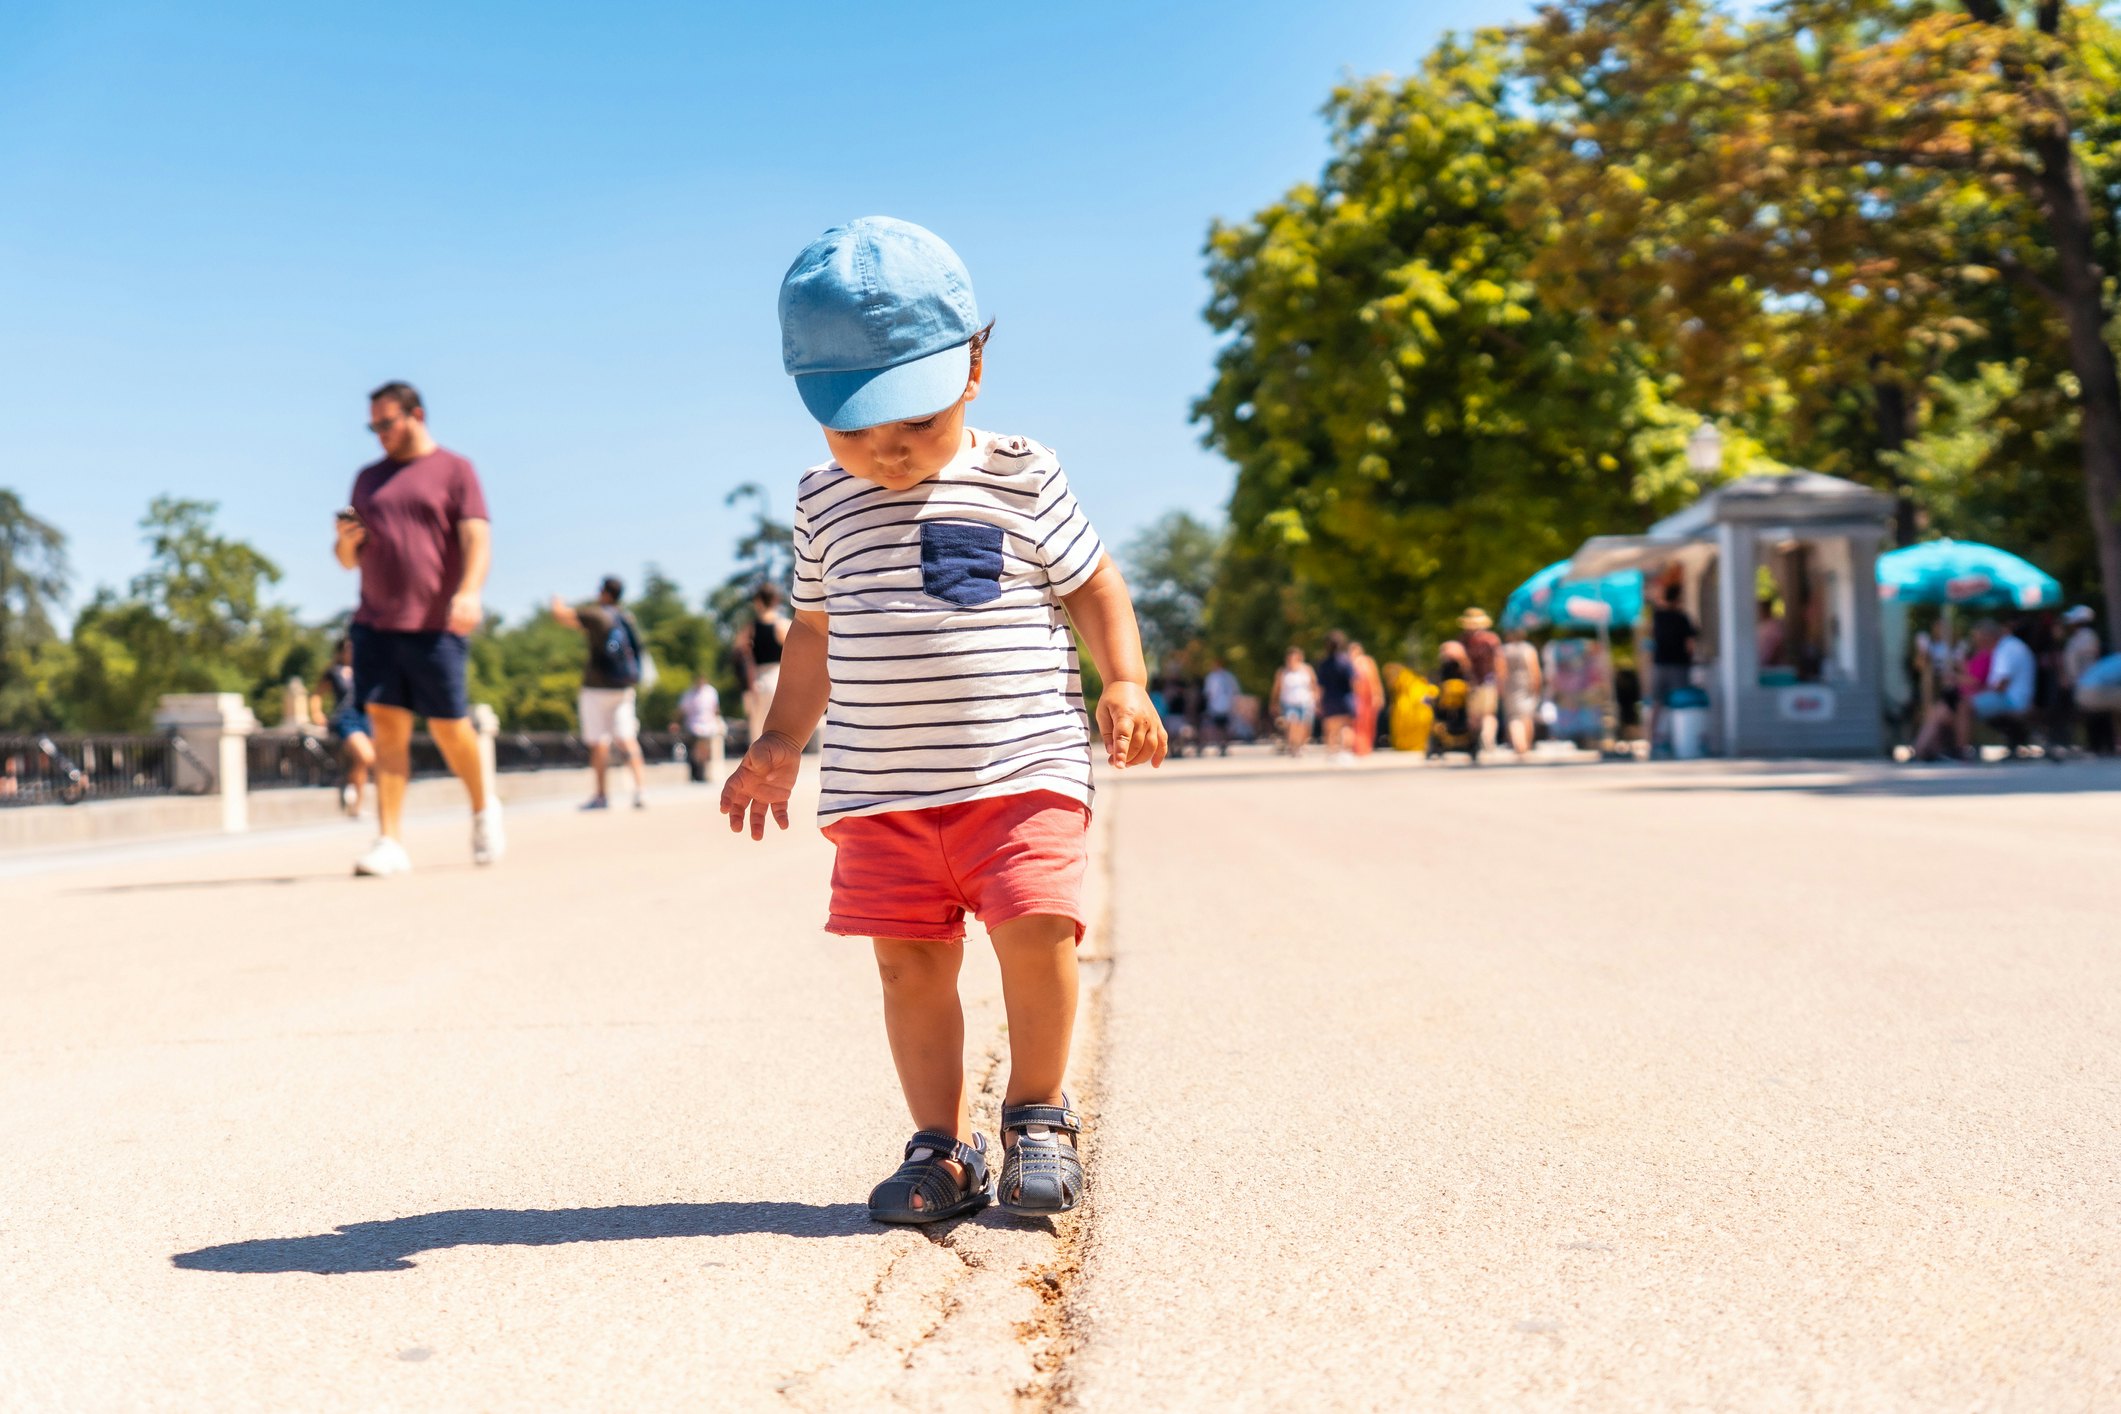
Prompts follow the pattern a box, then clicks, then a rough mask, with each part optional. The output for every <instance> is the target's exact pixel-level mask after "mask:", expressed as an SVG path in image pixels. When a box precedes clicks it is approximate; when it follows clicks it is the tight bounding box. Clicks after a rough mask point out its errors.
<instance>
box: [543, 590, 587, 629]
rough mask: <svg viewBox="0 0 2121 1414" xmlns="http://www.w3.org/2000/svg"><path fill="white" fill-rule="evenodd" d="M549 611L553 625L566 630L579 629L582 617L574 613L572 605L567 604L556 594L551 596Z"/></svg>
mask: <svg viewBox="0 0 2121 1414" xmlns="http://www.w3.org/2000/svg"><path fill="white" fill-rule="evenodd" d="M550 611H551V614H552V619H553V622H554V623H557V624H561V625H563V626H565V627H567V628H580V627H581V626H582V616H581V615H580V614H578V613H576V612H575V611H574V605H572V604H570V603H568V602H567V601H566V600H565V599H562V598H561V597H560V596H559V595H557V594H555V595H553V596H552V604H551V606H550Z"/></svg>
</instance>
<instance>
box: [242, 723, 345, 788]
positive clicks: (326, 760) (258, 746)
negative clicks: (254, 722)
mask: <svg viewBox="0 0 2121 1414" xmlns="http://www.w3.org/2000/svg"><path fill="white" fill-rule="evenodd" d="M243 749H244V752H245V754H246V755H247V756H248V757H249V758H250V788H251V789H252V790H288V789H291V788H293V787H296V786H335V785H337V784H338V783H339V782H340V781H341V780H342V779H344V777H345V775H346V765H345V760H344V758H343V757H342V756H341V755H340V753H339V750H338V747H337V746H336V745H335V744H334V743H333V742H332V741H331V740H330V738H328V737H317V736H312V735H310V734H309V733H307V732H260V733H258V734H257V735H254V736H252V737H251V739H250V740H249V741H247V742H245V743H244V744H243Z"/></svg>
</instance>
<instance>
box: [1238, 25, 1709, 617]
mask: <svg viewBox="0 0 2121 1414" xmlns="http://www.w3.org/2000/svg"><path fill="white" fill-rule="evenodd" d="M1507 59H1508V54H1507V52H1506V50H1505V47H1504V46H1503V45H1502V44H1501V43H1500V42H1499V41H1498V40H1496V39H1494V38H1492V37H1489V38H1483V39H1480V40H1477V41H1475V42H1473V43H1471V44H1470V45H1466V44H1457V43H1451V44H1446V45H1445V46H1443V47H1442V48H1441V49H1439V50H1438V51H1437V53H1436V54H1435V55H1434V56H1433V57H1432V58H1431V59H1430V61H1429V62H1428V64H1427V65H1426V66H1425V67H1424V69H1423V70H1422V72H1421V73H1420V74H1419V75H1417V76H1416V77H1414V78H1411V79H1408V80H1405V81H1403V82H1388V81H1383V80H1376V81H1370V82H1364V83H1359V84H1355V85H1352V86H1349V87H1345V88H1342V89H1340V90H1339V91H1337V92H1336V93H1335V94H1334V96H1333V100H1332V102H1331V104H1330V105H1329V106H1328V109H1327V114H1328V118H1329V121H1330V124H1331V129H1332V149H1333V150H1332V156H1331V158H1330V159H1329V161H1328V163H1327V165H1326V169H1325V172H1324V174H1323V176H1322V177H1321V179H1320V180H1319V181H1318V182H1317V183H1315V184H1307V185H1303V186H1298V187H1296V188H1293V189H1292V190H1291V191H1290V192H1289V193H1288V194H1287V195H1286V196H1285V197H1284V198H1283V199H1282V200H1281V201H1279V202H1277V203H1275V204H1274V205H1272V206H1269V207H1268V208H1266V209H1265V210H1263V211H1261V212H1259V213H1258V214H1257V215H1256V216H1254V217H1253V218H1252V219H1251V220H1250V221H1247V222H1244V223H1241V224H1238V225H1235V226H1226V225H1221V224H1218V225H1217V226H1216V227H1215V228H1214V230H1213V232H1212V234H1211V235H1210V238H1209V244H1208V265H1209V275H1210V278H1211V281H1212V285H1213V291H1214V293H1213V298H1212V300H1211V302H1210V304H1209V306H1208V311H1207V316H1208V320H1209V323H1210V324H1211V325H1212V326H1213V327H1214V328H1215V329H1216V330H1217V331H1218V332H1220V333H1223V334H1225V335H1227V336H1228V337H1227V340H1226V342H1225V344H1224V346H1223V348H1222V350H1221V352H1220V353H1219V355H1218V356H1217V360H1216V380H1215V384H1214V386H1213V387H1212V388H1211V389H1210V390H1209V392H1208V394H1207V395H1206V396H1205V397H1204V398H1203V399H1201V401H1200V402H1199V403H1198V404H1197V405H1196V415H1197V416H1198V417H1199V418H1200V419H1201V420H1203V421H1204V422H1205V423H1206V424H1207V428H1208V433H1207V441H1208V443H1209V445H1211V446H1213V447H1215V448H1216V449H1218V450H1219V451H1221V452H1222V453H1223V454H1224V455H1225V456H1227V457H1228V458H1229V459H1230V460H1231V461H1232V462H1233V463H1234V464H1235V465H1236V468H1237V479H1236V486H1235V488H1234V490H1233V493H1232V496H1231V502H1230V521H1231V529H1232V536H1233V541H1234V547H1235V549H1236V551H1237V552H1238V554H1240V555H1242V556H1246V557H1249V558H1251V559H1252V560H1253V561H1254V562H1255V563H1257V564H1260V565H1262V566H1266V567H1285V569H1286V573H1287V576H1288V580H1287V583H1288V584H1289V586H1290V587H1291V588H1293V589H1294V590H1296V591H1297V593H1296V595H1295V596H1294V598H1293V599H1292V601H1291V602H1292V603H1301V605H1302V607H1304V608H1306V609H1311V608H1314V607H1317V608H1322V609H1323V610H1324V612H1326V613H1329V614H1330V615H1331V616H1332V620H1333V623H1335V624H1338V625H1339V626H1341V627H1345V628H1348V629H1351V630H1354V631H1356V632H1358V633H1359V634H1361V635H1362V636H1363V637H1364V638H1365V639H1367V640H1369V641H1370V642H1373V643H1377V644H1380V645H1385V644H1397V643H1400V642H1401V641H1402V639H1403V637H1404V635H1405V634H1406V633H1407V632H1408V631H1409V630H1412V629H1416V628H1420V627H1427V628H1428V629H1430V630H1433V631H1438V632H1441V631H1443V630H1444V629H1445V627H1446V626H1447V625H1448V624H1449V623H1450V621H1451V620H1452V619H1453V618H1455V616H1456V615H1457V613H1458V612H1459V611H1460V610H1461V609H1462V608H1463V607H1464V606H1465V605H1466V604H1468V603H1478V602H1485V603H1487V604H1488V605H1490V606H1491V607H1492V606H1494V605H1496V604H1499V603H1500V601H1501V599H1502V598H1503V596H1504V595H1505V594H1507V592H1508V591H1509V590H1510V588H1512V587H1513V586H1514V585H1515V584H1516V583H1517V582H1519V581H1520V580H1521V579H1522V578H1523V576H1524V575H1526V574H1528V573H1530V572H1531V571H1532V570H1534V569H1536V568H1538V567H1539V566H1540V565H1541V564H1543V563H1546V562H1547V561H1549V560H1552V559H1554V558H1556V557H1558V556H1560V555H1562V554H1565V553H1567V552H1568V551H1570V550H1572V549H1574V548H1575V546H1576V545H1577V544H1578V543H1579V542H1580V541H1581V540H1582V539H1583V538H1584V537H1585V536H1586V535H1589V534H1591V533H1594V532H1597V531H1606V530H1613V529H1616V528H1630V527H1632V526H1634V525H1637V524H1640V523H1641V522H1642V521H1643V520H1644V519H1645V518H1646V517H1647V516H1649V515H1650V514H1653V513H1655V512H1656V511H1658V510H1661V509H1663V508H1665V507H1667V506H1669V505H1671V504H1673V503H1674V502H1675V501H1676V500H1677V499H1679V498H1680V497H1683V496H1685V495H1687V494H1690V493H1691V492H1692V491H1693V490H1694V489H1695V488H1694V487H1693V485H1692V483H1691V480H1690V478H1689V474H1688V473H1687V472H1686V470H1685V466H1684V461H1683V457H1682V447H1683V443H1684V438H1685V435H1686V432H1687V431H1688V430H1689V429H1690V427H1691V424H1692V422H1693V418H1692V417H1691V416H1690V415H1688V414H1686V413H1684V412H1682V411H1681V410H1680V409H1678V408H1676V407H1674V406H1672V405H1671V404H1670V403H1668V402H1667V400H1666V396H1665V386H1664V383H1663V382H1662V380H1661V378H1660V376H1659V375H1658V374H1656V373H1655V372H1654V371H1653V370H1652V369H1651V368H1650V367H1649V365H1648V363H1647V360H1646V359H1645V358H1643V357H1642V356H1641V354H1640V352H1639V351H1638V350H1631V349H1629V348H1627V347H1626V346H1624V345H1615V344H1613V343H1612V342H1610V341H1600V340H1594V339H1593V338H1592V337H1591V335H1590V332H1589V331H1588V330H1587V328H1586V324H1587V322H1588V321H1587V319H1586V317H1585V316H1584V314H1583V313H1582V312H1580V311H1578V310H1575V309H1573V308H1569V307H1566V306H1560V305H1555V304H1553V303H1549V302H1546V301H1543V300H1542V299H1541V298H1540V297H1539V294H1538V292H1537V291H1536V290H1535V289H1534V287H1533V284H1532V282H1531V279H1530V272H1529V264H1530V261H1531V258H1532V256H1533V254H1534V250H1535V245H1536V238H1535V234H1534V233H1535V232H1536V231H1537V230H1539V229H1542V228H1543V227H1542V223H1538V222H1533V221H1529V220H1528V219H1527V218H1526V216H1525V214H1524V213H1523V212H1522V211H1521V210H1520V209H1518V207H1517V204H1516V203H1515V202H1514V201H1513V196H1514V194H1515V185H1516V182H1517V179H1518V176H1519V174H1520V173H1521V172H1522V171H1523V170H1524V168H1525V166H1526V164H1527V161H1528V160H1529V158H1530V156H1531V151H1532V146H1533V143H1534V140H1535V136H1536V134H1535V130H1534V126H1535V125H1534V122H1533V120H1532V119H1531V118H1529V117H1527V116H1525V115H1523V114H1522V113H1520V112H1518V111H1516V109H1515V107H1514V106H1513V104H1512V103H1511V102H1510V100H1509V96H1508V93H1507V85H1508V82H1509V70H1508V66H1507V63H1506V60H1507ZM1305 600H1308V601H1309V602H1302V601H1305ZM1266 617H1269V618H1270V617H1271V611H1269V613H1268V614H1267V615H1266ZM1312 626H1313V627H1328V626H1333V625H1332V624H1317V623H1315V621H1314V624H1313V625H1312Z"/></svg>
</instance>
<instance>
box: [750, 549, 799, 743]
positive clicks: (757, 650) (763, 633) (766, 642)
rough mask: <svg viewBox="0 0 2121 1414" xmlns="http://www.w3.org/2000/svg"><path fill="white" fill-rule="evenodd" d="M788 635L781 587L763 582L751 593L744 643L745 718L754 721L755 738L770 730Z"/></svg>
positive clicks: (753, 734)
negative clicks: (769, 712) (768, 720)
mask: <svg viewBox="0 0 2121 1414" xmlns="http://www.w3.org/2000/svg"><path fill="white" fill-rule="evenodd" d="M787 637H788V620H787V619H785V618H783V617H782V616H781V591H780V588H779V586H777V585H772V584H762V585H760V586H759V587H758V590H757V592H756V593H754V594H753V595H752V596H751V632H750V633H749V634H747V635H746V636H745V642H744V659H745V661H744V667H745V668H746V669H747V672H746V673H745V678H746V682H745V687H744V717H745V719H746V720H747V721H748V722H750V724H751V740H753V741H757V740H758V739H759V733H761V732H763V731H764V730H766V712H767V710H768V709H769V708H771V707H772V706H773V690H774V689H775V688H776V687H778V686H780V682H781V646H782V644H783V642H784V641H785V640H786V639H787Z"/></svg>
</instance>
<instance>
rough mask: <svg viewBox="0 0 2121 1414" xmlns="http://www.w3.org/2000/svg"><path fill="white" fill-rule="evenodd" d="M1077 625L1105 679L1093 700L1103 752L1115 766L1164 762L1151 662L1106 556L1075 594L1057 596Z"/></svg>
mask: <svg viewBox="0 0 2121 1414" xmlns="http://www.w3.org/2000/svg"><path fill="white" fill-rule="evenodd" d="M1061 603H1062V604H1064V605H1066V606H1067V609H1068V617H1069V618H1071V619H1073V620H1074V621H1075V630H1076V632H1077V633H1080V634H1081V635H1082V636H1083V646H1084V647H1086V648H1088V649H1089V650H1090V661H1092V662H1093V663H1095V664H1097V671H1098V673H1099V674H1100V675H1101V676H1102V677H1103V678H1104V680H1105V692H1104V696H1102V697H1101V698H1099V699H1098V703H1097V727H1098V732H1099V734H1100V735H1102V736H1103V737H1104V741H1105V755H1106V759H1108V760H1109V761H1110V762H1111V763H1112V765H1113V766H1115V767H1117V768H1119V769H1122V770H1124V769H1125V768H1126V767H1128V766H1132V765H1137V764H1139V763H1140V762H1143V761H1146V762H1148V763H1149V764H1150V765H1151V766H1161V765H1163V764H1164V753H1165V751H1166V750H1167V749H1168V748H1169V745H1170V742H1169V739H1168V738H1167V737H1166V736H1165V734H1164V724H1163V721H1162V719H1161V718H1159V717H1158V716H1157V715H1156V708H1155V706H1154V705H1152V704H1151V703H1150V701H1149V666H1148V664H1147V663H1145V662H1144V661H1143V660H1142V638H1141V627H1140V625H1138V624H1137V623H1136V622H1135V620H1134V601H1133V600H1132V599H1131V598H1130V597H1128V594H1127V581H1126V578H1125V577H1124V576H1123V575H1121V574H1120V572H1119V566H1117V565H1115V564H1113V563H1112V557H1111V556H1110V555H1106V556H1105V557H1104V558H1103V559H1101V560H1099V561H1098V564H1097V568H1096V569H1095V570H1094V571H1092V572H1091V575H1090V578H1089V579H1088V580H1086V581H1084V583H1083V586H1082V587H1081V588H1080V589H1077V590H1076V591H1075V592H1074V593H1073V594H1070V595H1068V596H1067V597H1066V598H1064V599H1062V600H1061Z"/></svg>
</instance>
